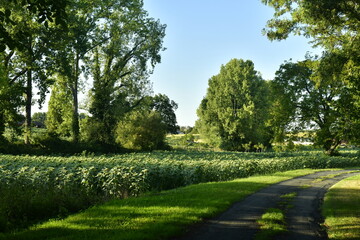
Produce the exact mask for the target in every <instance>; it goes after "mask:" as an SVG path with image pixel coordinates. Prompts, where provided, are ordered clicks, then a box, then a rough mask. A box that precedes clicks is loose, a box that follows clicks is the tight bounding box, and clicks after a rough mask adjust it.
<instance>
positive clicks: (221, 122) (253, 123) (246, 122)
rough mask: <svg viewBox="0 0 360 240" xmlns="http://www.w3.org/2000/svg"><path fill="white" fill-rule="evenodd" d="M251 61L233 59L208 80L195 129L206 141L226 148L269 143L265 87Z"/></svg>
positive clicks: (248, 148) (241, 147) (250, 147)
mask: <svg viewBox="0 0 360 240" xmlns="http://www.w3.org/2000/svg"><path fill="white" fill-rule="evenodd" d="M266 84H267V83H266V82H265V81H264V80H263V79H262V78H261V76H260V75H259V73H258V72H257V71H255V69H254V64H253V62H252V61H249V60H247V61H244V60H242V59H232V60H231V61H229V62H228V63H227V64H226V65H223V66H221V69H220V73H219V74H218V75H215V76H213V77H212V78H210V79H209V87H208V89H207V94H206V96H205V98H204V99H203V100H202V102H201V104H200V106H199V108H198V111H197V113H198V116H199V120H198V122H197V128H198V129H199V130H200V133H202V134H203V135H204V136H205V137H206V138H207V140H208V141H209V142H210V143H212V144H214V145H216V146H218V147H220V148H222V149H226V150H250V149H254V148H255V145H263V146H267V145H269V140H270V138H269V135H268V131H267V126H266V121H267V116H268V112H267V108H268V106H267V100H266V98H267V96H268V93H267V87H266Z"/></svg>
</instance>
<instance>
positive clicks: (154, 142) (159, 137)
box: [116, 111, 167, 150]
mask: <svg viewBox="0 0 360 240" xmlns="http://www.w3.org/2000/svg"><path fill="white" fill-rule="evenodd" d="M165 137H166V125H165V124H163V123H162V121H161V116H160V114H159V113H157V112H154V111H151V112H137V111H134V112H131V113H130V114H128V115H127V116H126V117H125V119H124V120H122V121H120V122H119V123H118V126H117V129H116V142H117V143H119V144H120V145H121V146H123V147H125V148H128V149H133V150H155V149H165V148H167V147H166V144H165Z"/></svg>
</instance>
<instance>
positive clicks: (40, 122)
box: [32, 112, 46, 128]
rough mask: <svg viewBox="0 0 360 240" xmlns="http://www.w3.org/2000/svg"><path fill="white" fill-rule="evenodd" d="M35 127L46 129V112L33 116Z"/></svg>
mask: <svg viewBox="0 0 360 240" xmlns="http://www.w3.org/2000/svg"><path fill="white" fill-rule="evenodd" d="M32 120H33V125H34V124H35V125H36V126H37V127H41V128H45V122H46V113H45V112H36V113H34V114H33V115H32Z"/></svg>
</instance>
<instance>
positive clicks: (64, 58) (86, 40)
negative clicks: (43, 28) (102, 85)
mask: <svg viewBox="0 0 360 240" xmlns="http://www.w3.org/2000/svg"><path fill="white" fill-rule="evenodd" d="M111 4H112V3H111ZM111 4H110V3H108V5H106V6H105V4H104V2H103V1H101V2H99V1H86V0H71V1H69V2H68V7H67V8H66V15H67V16H68V17H67V23H68V28H67V31H61V30H62V29H61V28H60V29H59V28H55V27H54V28H53V29H52V34H51V35H52V37H53V40H52V42H53V44H52V52H51V53H52V58H51V60H52V63H53V66H55V67H54V70H55V72H56V75H57V78H58V80H59V81H61V83H60V85H61V86H62V87H61V88H59V87H57V88H55V89H56V91H59V93H57V92H54V90H55V89H53V94H59V95H62V96H64V95H65V94H69V96H71V97H70V98H69V99H68V100H69V103H71V107H70V109H72V114H71V115H70V118H69V119H67V120H66V121H67V122H70V125H69V127H70V129H68V130H67V131H66V132H69V131H70V132H71V135H72V141H73V142H75V143H76V142H78V141H79V132H80V126H79V106H78V105H79V103H78V92H79V88H80V87H81V84H80V74H81V73H83V72H84V70H85V67H84V65H82V64H81V63H83V62H84V61H85V58H86V54H87V53H88V52H89V51H90V50H92V49H93V48H94V46H96V45H97V44H98V43H97V41H100V42H101V41H102V37H100V38H99V39H95V37H94V36H93V33H94V30H95V28H96V26H97V24H96V22H97V21H100V19H101V18H102V17H103V16H102V15H103V12H104V11H105V10H104V8H107V7H109V8H110V7H111ZM60 92H61V93H60ZM64 107H69V106H67V105H66V106H61V105H59V106H58V108H64ZM61 111H62V112H66V111H67V110H66V109H62V110H61ZM52 116H54V115H50V117H52ZM67 116H68V114H67ZM64 117H65V116H64ZM64 117H63V120H65V118H64ZM58 120H59V119H58ZM54 121H55V122H56V121H57V120H54ZM52 126H54V127H56V126H55V125H52ZM58 126H60V125H58ZM63 130H64V129H63Z"/></svg>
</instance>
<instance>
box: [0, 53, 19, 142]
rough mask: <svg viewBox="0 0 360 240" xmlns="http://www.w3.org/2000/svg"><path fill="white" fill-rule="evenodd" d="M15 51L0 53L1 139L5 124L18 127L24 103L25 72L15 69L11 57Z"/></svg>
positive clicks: (1, 138)
mask: <svg viewBox="0 0 360 240" xmlns="http://www.w3.org/2000/svg"><path fill="white" fill-rule="evenodd" d="M13 54H14V52H13V51H11V52H8V53H6V52H2V53H0V140H3V134H4V131H5V126H8V127H12V128H16V127H17V125H18V122H20V107H21V106H22V105H23V98H22V94H23V78H21V76H22V75H24V73H22V72H16V71H15V70H14V69H13V64H12V62H11V58H12V56H13Z"/></svg>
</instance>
